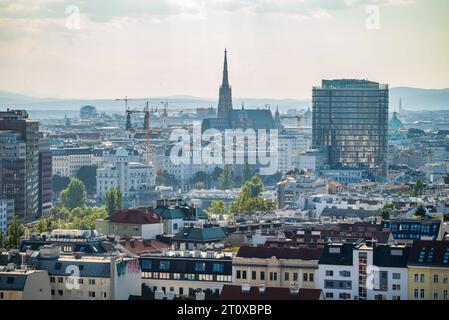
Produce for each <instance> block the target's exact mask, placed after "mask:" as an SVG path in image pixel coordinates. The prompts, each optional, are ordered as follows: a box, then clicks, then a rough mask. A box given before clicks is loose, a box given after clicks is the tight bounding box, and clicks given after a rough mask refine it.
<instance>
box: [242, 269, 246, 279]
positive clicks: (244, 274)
mask: <svg viewBox="0 0 449 320" xmlns="http://www.w3.org/2000/svg"><path fill="white" fill-rule="evenodd" d="M242 278H243V279H246V270H243V271H242Z"/></svg>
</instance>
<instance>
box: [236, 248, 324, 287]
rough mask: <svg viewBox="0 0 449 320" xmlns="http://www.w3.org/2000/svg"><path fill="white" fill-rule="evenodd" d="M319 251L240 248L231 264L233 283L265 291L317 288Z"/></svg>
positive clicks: (315, 249)
mask: <svg viewBox="0 0 449 320" xmlns="http://www.w3.org/2000/svg"><path fill="white" fill-rule="evenodd" d="M320 255H321V249H319V248H314V249H309V248H268V247H249V246H242V247H241V248H240V249H239V251H238V252H237V255H236V256H235V257H234V260H233V263H232V283H233V284H234V285H244V284H249V285H250V286H258V285H264V286H266V287H283V288H289V287H291V286H298V287H299V288H317V287H318V260H319V258H320Z"/></svg>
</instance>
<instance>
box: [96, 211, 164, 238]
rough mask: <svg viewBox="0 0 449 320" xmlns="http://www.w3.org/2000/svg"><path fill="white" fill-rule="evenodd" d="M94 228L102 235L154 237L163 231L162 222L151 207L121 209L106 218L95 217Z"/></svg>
mask: <svg viewBox="0 0 449 320" xmlns="http://www.w3.org/2000/svg"><path fill="white" fill-rule="evenodd" d="M95 229H96V230H98V232H99V233H100V234H103V235H114V236H119V237H128V238H129V237H139V238H143V239H155V238H156V236H157V235H160V234H162V233H163V224H162V218H161V216H160V215H158V214H157V213H156V212H154V211H153V209H152V208H135V209H121V210H118V211H116V212H114V213H113V214H112V215H111V216H110V217H108V218H106V219H97V220H96V221H95Z"/></svg>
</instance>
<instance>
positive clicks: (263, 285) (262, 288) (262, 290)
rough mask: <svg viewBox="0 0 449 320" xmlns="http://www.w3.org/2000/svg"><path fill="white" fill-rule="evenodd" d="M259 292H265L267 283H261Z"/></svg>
mask: <svg viewBox="0 0 449 320" xmlns="http://www.w3.org/2000/svg"><path fill="white" fill-rule="evenodd" d="M259 293H260V294H264V293H265V284H263V283H261V284H259Z"/></svg>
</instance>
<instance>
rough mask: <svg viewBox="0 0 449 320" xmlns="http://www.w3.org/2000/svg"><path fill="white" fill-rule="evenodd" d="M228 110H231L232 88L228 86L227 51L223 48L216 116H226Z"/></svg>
mask: <svg viewBox="0 0 449 320" xmlns="http://www.w3.org/2000/svg"><path fill="white" fill-rule="evenodd" d="M230 110H232V90H231V87H230V86H229V78H228V51H227V50H226V49H225V52H224V64H223V82H222V84H221V86H220V95H219V99H218V114H217V115H218V118H228V116H229V113H230Z"/></svg>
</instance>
